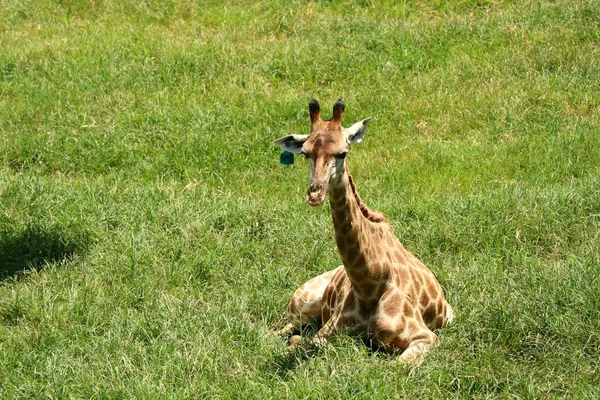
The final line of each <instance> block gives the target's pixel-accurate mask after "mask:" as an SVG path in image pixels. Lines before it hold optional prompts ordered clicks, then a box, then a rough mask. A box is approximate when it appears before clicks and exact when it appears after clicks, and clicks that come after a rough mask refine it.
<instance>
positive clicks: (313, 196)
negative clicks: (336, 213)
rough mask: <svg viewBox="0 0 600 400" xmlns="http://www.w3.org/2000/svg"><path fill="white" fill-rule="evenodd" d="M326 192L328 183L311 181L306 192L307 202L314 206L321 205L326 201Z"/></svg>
mask: <svg viewBox="0 0 600 400" xmlns="http://www.w3.org/2000/svg"><path fill="white" fill-rule="evenodd" d="M326 194H327V185H324V184H322V183H318V184H315V183H311V184H310V186H309V187H308V191H307V192H306V202H307V203H308V204H309V205H311V206H313V207H316V206H320V205H321V204H323V202H324V201H325V195H326Z"/></svg>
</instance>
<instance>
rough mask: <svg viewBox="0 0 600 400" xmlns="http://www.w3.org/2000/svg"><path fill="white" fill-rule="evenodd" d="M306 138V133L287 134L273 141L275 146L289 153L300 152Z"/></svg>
mask: <svg viewBox="0 0 600 400" xmlns="http://www.w3.org/2000/svg"><path fill="white" fill-rule="evenodd" d="M306 139H308V135H288V136H284V137H282V138H279V139H277V140H276V141H275V146H277V147H279V148H280V149H281V150H284V151H289V152H290V153H294V154H299V153H302V145H303V144H304V142H306Z"/></svg>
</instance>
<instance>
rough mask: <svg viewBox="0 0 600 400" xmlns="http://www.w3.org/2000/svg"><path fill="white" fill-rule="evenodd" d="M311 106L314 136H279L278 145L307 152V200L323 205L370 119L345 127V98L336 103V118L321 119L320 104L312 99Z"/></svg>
mask: <svg viewBox="0 0 600 400" xmlns="http://www.w3.org/2000/svg"><path fill="white" fill-rule="evenodd" d="M308 108H309V110H310V120H311V124H312V128H311V133H310V135H289V136H285V137H283V138H280V139H277V140H276V141H275V145H276V146H279V147H280V148H282V149H283V150H286V151H289V152H292V153H295V154H304V156H305V157H306V159H307V160H308V163H309V165H310V174H309V179H310V185H309V187H308V191H307V193H306V202H307V203H308V204H309V205H311V206H318V205H321V204H323V201H325V197H326V195H327V190H328V188H329V182H330V181H338V180H339V179H340V178H341V177H342V176H343V174H344V162H345V158H346V155H347V154H348V148H349V146H350V144H351V143H359V142H360V141H361V140H362V138H363V136H364V134H365V131H366V129H367V125H368V124H369V121H370V120H371V119H370V118H367V119H364V120H362V121H360V122H357V123H356V124H354V125H352V126H351V127H350V128H344V127H343V126H342V123H341V122H342V114H343V112H344V108H345V106H344V103H343V102H342V101H341V100H338V101H336V102H335V104H334V106H333V118H332V119H331V120H329V121H323V120H322V119H321V110H320V107H319V103H318V102H317V101H316V100H312V101H311V102H310V103H309V105H308Z"/></svg>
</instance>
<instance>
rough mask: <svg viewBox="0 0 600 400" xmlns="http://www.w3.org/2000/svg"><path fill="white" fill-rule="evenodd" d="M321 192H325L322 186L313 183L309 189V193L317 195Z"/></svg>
mask: <svg viewBox="0 0 600 400" xmlns="http://www.w3.org/2000/svg"><path fill="white" fill-rule="evenodd" d="M321 190H323V185H322V184H315V183H311V184H310V186H309V187H308V192H309V193H317V192H320V191H321Z"/></svg>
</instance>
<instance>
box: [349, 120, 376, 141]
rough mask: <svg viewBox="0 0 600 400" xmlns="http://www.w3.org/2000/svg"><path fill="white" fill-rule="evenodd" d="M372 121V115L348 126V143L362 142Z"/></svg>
mask: <svg viewBox="0 0 600 400" xmlns="http://www.w3.org/2000/svg"><path fill="white" fill-rule="evenodd" d="M370 121H371V117H369V118H366V119H363V120H362V121H359V122H357V123H355V124H354V125H352V126H351V127H350V128H346V135H347V136H346V140H347V141H348V143H360V142H362V140H363V137H364V136H365V132H366V131H367V126H368V125H369V122H370Z"/></svg>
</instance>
